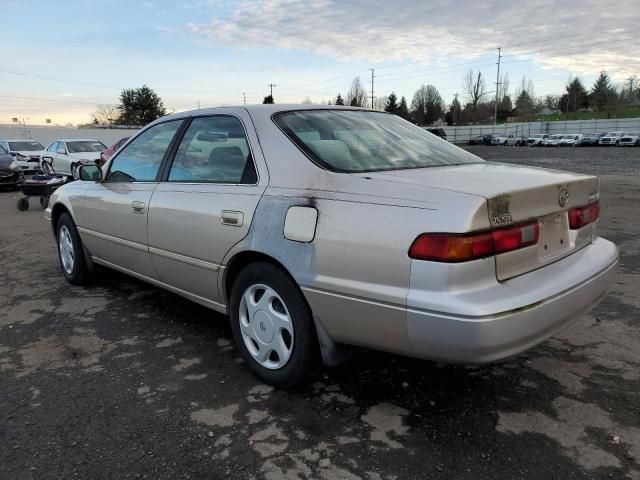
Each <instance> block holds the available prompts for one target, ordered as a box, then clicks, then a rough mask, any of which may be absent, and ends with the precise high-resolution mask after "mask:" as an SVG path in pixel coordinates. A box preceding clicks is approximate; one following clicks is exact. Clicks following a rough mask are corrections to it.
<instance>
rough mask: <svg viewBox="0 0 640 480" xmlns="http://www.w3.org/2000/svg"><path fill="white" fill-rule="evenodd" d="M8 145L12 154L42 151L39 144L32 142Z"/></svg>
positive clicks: (42, 148) (10, 143)
mask: <svg viewBox="0 0 640 480" xmlns="http://www.w3.org/2000/svg"><path fill="white" fill-rule="evenodd" d="M8 143H9V148H10V149H11V151H12V152H36V151H38V150H44V147H43V146H42V145H40V143H38V142H33V141H24V142H8Z"/></svg>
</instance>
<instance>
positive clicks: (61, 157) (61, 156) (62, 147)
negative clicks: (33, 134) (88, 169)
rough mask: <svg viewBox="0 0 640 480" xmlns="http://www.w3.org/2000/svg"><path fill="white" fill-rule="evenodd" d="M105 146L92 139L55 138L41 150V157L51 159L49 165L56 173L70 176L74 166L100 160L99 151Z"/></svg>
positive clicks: (105, 147)
mask: <svg viewBox="0 0 640 480" xmlns="http://www.w3.org/2000/svg"><path fill="white" fill-rule="evenodd" d="M106 149H107V146H106V145H105V144H104V143H102V142H100V141H98V140H92V139H80V138H74V139H68V140H55V141H53V142H51V143H50V144H49V146H47V149H46V150H45V151H44V152H42V157H43V158H47V157H48V158H50V159H51V166H52V167H53V169H54V170H55V172H56V174H57V175H70V176H72V175H73V174H74V172H75V170H76V168H77V167H78V166H80V165H83V164H90V163H98V164H99V162H100V153H101V152H102V151H103V150H106Z"/></svg>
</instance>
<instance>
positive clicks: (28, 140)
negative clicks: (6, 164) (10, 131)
mask: <svg viewBox="0 0 640 480" xmlns="http://www.w3.org/2000/svg"><path fill="white" fill-rule="evenodd" d="M0 141H2V142H38V140H35V139H33V138H0ZM38 143H40V142H38Z"/></svg>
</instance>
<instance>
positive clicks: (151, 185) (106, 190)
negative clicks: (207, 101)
mask: <svg viewBox="0 0 640 480" xmlns="http://www.w3.org/2000/svg"><path fill="white" fill-rule="evenodd" d="M182 123H183V120H181V119H180V120H170V121H166V122H162V123H159V124H156V125H154V126H152V127H150V128H148V129H146V130H144V131H143V132H141V133H140V134H139V135H138V136H137V137H136V138H135V139H133V140H132V141H131V142H130V143H129V145H127V146H126V148H124V149H123V150H121V151H120V152H119V153H118V155H117V156H116V157H114V159H113V161H112V162H111V164H110V167H109V171H108V173H107V174H106V178H105V180H104V181H102V182H98V183H92V184H91V185H90V186H89V188H88V189H87V192H86V194H85V199H84V205H83V209H82V216H83V221H82V228H81V229H80V231H81V234H82V237H83V241H84V242H85V244H86V246H87V248H88V250H89V251H90V252H91V255H92V256H94V257H97V258H98V259H99V260H101V261H102V262H105V263H107V264H109V265H111V266H115V267H119V268H120V269H121V270H125V271H127V272H129V273H135V274H138V275H141V276H143V277H148V278H154V279H155V278H156V277H157V275H156V272H155V270H154V268H153V265H152V263H151V260H150V258H149V251H148V247H147V213H148V207H149V201H150V199H151V195H152V194H153V191H154V189H155V188H156V186H157V185H158V183H157V181H158V178H159V173H160V167H161V165H162V162H163V161H164V160H165V159H166V158H167V157H168V155H169V152H170V147H171V145H172V142H173V141H174V138H176V134H177V132H178V130H179V129H180V126H181V125H182Z"/></svg>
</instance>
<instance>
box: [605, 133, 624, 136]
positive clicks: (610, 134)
mask: <svg viewBox="0 0 640 480" xmlns="http://www.w3.org/2000/svg"><path fill="white" fill-rule="evenodd" d="M620 135H622V132H609V133H607V137H619V136H620Z"/></svg>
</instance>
